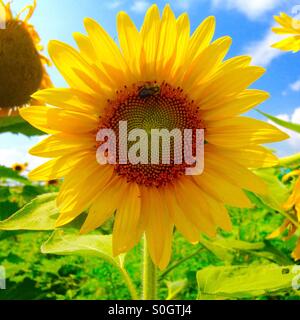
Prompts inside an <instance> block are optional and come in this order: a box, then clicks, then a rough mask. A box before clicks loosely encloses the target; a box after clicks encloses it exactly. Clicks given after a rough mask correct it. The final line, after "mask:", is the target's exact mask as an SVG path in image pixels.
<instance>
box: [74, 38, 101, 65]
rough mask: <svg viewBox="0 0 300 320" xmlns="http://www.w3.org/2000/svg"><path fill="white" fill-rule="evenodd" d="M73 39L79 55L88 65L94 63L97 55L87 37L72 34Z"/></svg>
mask: <svg viewBox="0 0 300 320" xmlns="http://www.w3.org/2000/svg"><path fill="white" fill-rule="evenodd" d="M73 38H74V40H75V41H76V43H77V46H78V48H79V50H80V54H81V55H82V56H83V57H84V58H85V59H86V60H87V61H89V62H90V63H94V62H95V61H96V60H97V54H96V51H95V49H94V47H93V45H92V43H91V40H90V39H89V37H87V36H86V35H84V34H82V33H80V32H74V33H73Z"/></svg>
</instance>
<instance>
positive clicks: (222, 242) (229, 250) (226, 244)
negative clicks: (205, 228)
mask: <svg viewBox="0 0 300 320" xmlns="http://www.w3.org/2000/svg"><path fill="white" fill-rule="evenodd" d="M200 243H201V244H202V245H203V246H204V247H205V248H206V249H207V250H209V251H211V252H212V253H213V254H214V255H215V256H216V257H218V258H219V259H220V260H222V261H224V262H225V263H227V264H228V263H229V264H230V263H231V262H232V261H233V258H234V255H235V254H236V253H237V251H246V252H249V251H257V250H263V249H264V247H265V244H264V243H263V242H257V243H251V242H246V241H241V240H235V239H225V238H219V239H214V240H206V239H204V238H203V237H202V238H201V240H200Z"/></svg>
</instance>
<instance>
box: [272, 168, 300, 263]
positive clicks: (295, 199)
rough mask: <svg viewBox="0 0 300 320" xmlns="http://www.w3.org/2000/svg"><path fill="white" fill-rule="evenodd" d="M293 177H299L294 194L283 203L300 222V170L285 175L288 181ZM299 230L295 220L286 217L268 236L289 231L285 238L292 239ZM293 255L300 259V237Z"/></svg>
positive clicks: (284, 179) (284, 207) (284, 178)
mask: <svg viewBox="0 0 300 320" xmlns="http://www.w3.org/2000/svg"><path fill="white" fill-rule="evenodd" d="M291 177H297V180H296V183H295V185H294V189H293V192H292V194H291V195H290V197H289V199H288V200H287V202H286V203H285V204H284V205H283V209H284V210H286V211H288V212H289V213H290V214H291V215H292V216H293V218H294V219H295V221H297V222H299V223H300V170H294V171H292V172H290V173H288V174H287V175H285V176H284V177H283V181H284V182H285V181H288V180H289V179H290V178H291ZM297 230H298V228H297V226H296V225H295V223H294V222H293V221H291V220H290V219H286V220H285V221H284V223H283V225H282V226H281V227H280V228H279V229H277V230H275V231H274V232H273V233H272V234H271V235H270V236H269V237H268V238H269V239H273V238H276V237H278V236H280V235H281V234H283V233H284V232H285V231H287V232H288V235H287V237H284V240H288V239H290V238H291V237H292V236H293V235H295V233H296V231H297ZM292 257H293V258H294V259H295V260H300V238H299V240H298V243H297V245H296V248H295V250H294V251H293V252H292Z"/></svg>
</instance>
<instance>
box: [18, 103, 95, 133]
mask: <svg viewBox="0 0 300 320" xmlns="http://www.w3.org/2000/svg"><path fill="white" fill-rule="evenodd" d="M20 114H21V116H22V117H23V118H24V119H25V120H27V121H28V122H29V123H30V124H31V125H33V126H34V127H36V128H38V129H40V130H42V131H45V132H47V133H56V132H59V131H63V132H65V133H71V134H76V133H84V132H93V131H96V130H97V126H98V122H99V119H98V117H97V116H94V115H89V114H83V113H78V112H73V111H67V110H62V109H59V108H52V107H47V106H31V107H28V108H22V109H20Z"/></svg>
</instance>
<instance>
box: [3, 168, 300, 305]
mask: <svg viewBox="0 0 300 320" xmlns="http://www.w3.org/2000/svg"><path fill="white" fill-rule="evenodd" d="M1 174H2V176H1ZM257 174H258V175H260V176H261V177H262V178H263V179H264V180H265V181H266V182H267V184H268V186H269V188H270V190H272V193H274V195H275V197H274V198H273V197H270V196H269V197H266V196H262V195H257V194H253V193H250V192H247V195H248V197H249V199H250V200H251V201H252V202H253V204H254V208H253V209H237V208H228V209H229V212H230V215H231V219H232V221H233V225H234V228H233V231H232V232H230V233H228V232H220V233H219V236H218V237H217V238H216V239H209V238H207V237H204V236H203V237H202V239H201V242H200V243H199V244H196V245H193V244H189V243H188V242H187V241H186V240H185V239H184V238H183V237H182V236H181V235H180V234H179V233H178V232H175V234H174V237H175V239H174V243H176V245H174V246H173V256H172V262H171V264H170V266H169V267H168V269H167V270H165V271H163V272H160V273H159V292H158V295H159V298H160V299H169V300H171V299H183V300H185V299H187V300H190V299H196V298H197V296H199V297H200V298H201V299H207V298H215V299H250V298H251V299H274V298H278V299H298V298H299V295H298V293H297V292H295V291H294V290H293V289H292V288H291V285H290V286H289V287H288V286H287V285H286V284H285V283H283V282H280V277H279V276H278V274H279V273H280V272H279V271H278V272H277V271H276V272H277V273H276V274H274V275H273V277H275V278H276V279H277V280H278V281H277V280H276V281H272V283H271V281H270V282H267V281H266V280H267V279H262V280H265V282H263V281H262V282H260V283H258V284H257V285H255V288H254V289H255V290H252V289H251V286H250V284H251V283H252V282H253V281H251V283H250V284H249V286H250V287H249V286H248V287H247V286H246V284H247V281H246V280H247V279H252V278H251V277H252V276H251V274H252V275H253V274H255V272H260V271H262V273H263V272H264V271H263V270H267V271H268V272H269V269H268V268H270V266H271V265H270V264H271V263H272V265H276V266H277V267H276V268H278V270H286V269H287V267H288V268H289V266H291V265H292V264H293V263H294V262H293V261H292V259H291V258H290V254H291V252H292V251H293V249H294V247H295V243H296V240H297V237H296V236H294V237H292V238H291V239H290V240H289V241H286V242H285V241H282V240H281V239H276V240H272V241H266V240H265V239H266V237H267V236H268V235H269V234H270V233H271V232H273V231H274V230H275V229H277V228H278V227H279V226H280V225H281V224H282V222H283V220H284V218H285V217H284V216H283V215H282V212H281V205H282V202H283V201H285V199H286V197H287V196H288V195H289V194H290V190H291V187H292V183H293V182H291V183H288V184H283V183H282V182H281V176H282V174H283V173H282V170H281V169H264V170H259V171H257ZM57 191H58V188H57V187H53V186H51V187H47V186H46V185H44V184H37V183H31V182H29V181H28V180H27V179H26V178H24V177H21V176H20V175H18V174H16V173H15V172H13V171H12V170H10V169H7V168H3V169H2V171H1V170H0V220H2V221H0V229H2V230H3V231H0V246H1V250H0V265H3V266H4V267H5V268H6V272H7V288H8V289H7V290H0V299H30V300H32V299H64V300H68V299H78V300H80V299H131V298H136V297H139V296H140V293H141V292H140V291H141V252H142V249H141V245H140V244H139V245H138V246H137V247H135V248H134V249H133V250H132V251H131V252H129V253H128V254H127V255H126V260H125V256H122V257H121V258H118V257H117V258H116V257H113V256H112V248H111V246H112V244H111V236H110V234H111V232H112V227H113V224H112V221H111V220H110V221H108V222H107V223H106V224H105V225H104V226H103V227H101V228H99V229H98V230H96V231H95V232H93V233H91V234H88V235H80V233H79V228H80V226H81V225H82V222H83V220H84V219H85V217H86V215H85V214H83V215H81V216H80V217H78V218H77V219H76V220H75V221H74V222H72V223H71V224H70V225H67V226H66V227H64V228H60V229H57V230H54V229H55V220H56V218H57V216H58V214H59V212H58V210H57V208H56V205H55V203H56V200H55V198H56V192H57ZM282 194H284V196H282V197H281V196H280V195H282ZM7 230H11V231H7ZM26 230H27V231H26ZM30 230H40V231H43V232H38V231H36V232H32V231H30ZM53 230H54V231H53ZM50 231H51V232H52V234H51V233H50ZM41 251H42V252H41ZM255 268H256V269H255ZM257 268H260V269H257ZM283 268H285V269H283ZM245 270H250V271H249V273H248V271H247V272H246V271H245ZM251 270H252V271H251ZM253 270H254V271H253ZM289 270H290V269H289ZM199 274H200V276H201V277H200V278H199ZM197 275H198V276H197ZM217 275H218V276H219V277H220V279H221V281H220V282H219V284H217V283H215V281H214V277H215V276H217ZM284 278H287V277H284ZM199 279H200V283H202V284H203V283H206V282H207V283H208V284H209V286H208V287H206V289H205V291H203V285H202V284H199V285H198V284H197V280H198V281H199ZM232 279H236V280H237V281H238V279H240V281H243V283H244V286H241V285H236V283H232ZM241 279H242V280H241ZM270 283H271V285H270ZM198 286H199V289H200V288H201V296H200V295H199V292H198ZM228 288H231V289H232V292H231V291H230V290H229V289H228ZM234 288H237V290H236V289H234ZM249 288H250V289H249ZM128 289H129V290H128Z"/></svg>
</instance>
